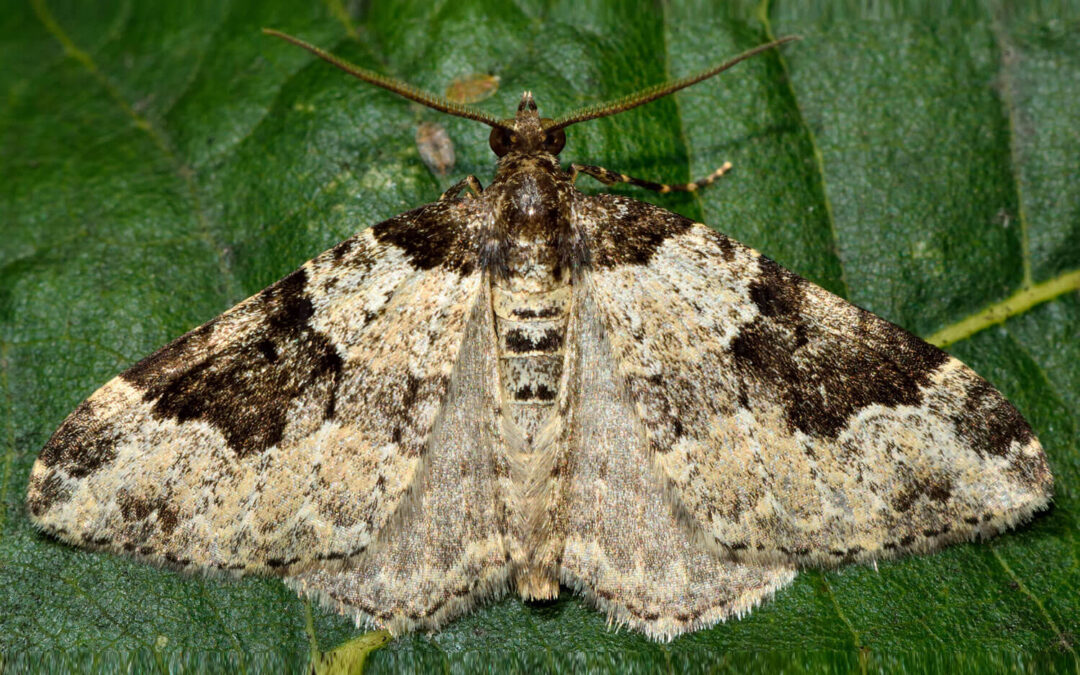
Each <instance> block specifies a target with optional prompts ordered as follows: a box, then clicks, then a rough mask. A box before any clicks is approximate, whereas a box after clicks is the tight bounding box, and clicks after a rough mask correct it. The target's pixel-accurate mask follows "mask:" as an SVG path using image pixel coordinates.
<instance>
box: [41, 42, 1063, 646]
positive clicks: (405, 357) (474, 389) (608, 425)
mask: <svg viewBox="0 0 1080 675" xmlns="http://www.w3.org/2000/svg"><path fill="white" fill-rule="evenodd" d="M266 32H267V33H269V34H271V35H275V36H277V37H280V38H283V39H285V40H287V41H289V42H292V43H294V44H297V45H299V46H301V47H303V48H305V49H307V50H309V51H311V52H312V53H314V54H315V55H317V56H318V57H320V58H322V59H325V60H326V61H328V62H330V63H331V64H333V65H335V66H337V67H339V68H341V69H343V70H345V71H346V72H348V73H351V74H352V75H355V76H356V77H358V78H360V79H361V80H364V81H367V82H369V83H372V84H375V85H378V86H380V87H383V88H385V89H388V90H390V91H392V92H395V93H397V94H400V95H402V96H404V97H405V98H408V99H411V100H413V101H416V102H419V103H422V104H424V105H426V106H428V107H430V108H434V109H436V110H441V111H443V112H446V113H449V114H451V115H457V116H460V117H465V118H469V119H472V120H475V121H478V122H481V123H483V124H486V125H488V126H490V127H491V135H490V146H491V149H492V150H493V151H494V153H495V155H496V156H497V157H498V163H497V166H496V170H495V177H494V180H493V181H492V182H491V183H490V184H489V185H488V186H487V187H486V188H485V187H482V186H481V184H480V182H479V181H478V180H477V179H476V178H475V177H474V176H468V177H467V178H465V179H463V180H462V181H460V182H459V183H457V184H456V185H455V186H454V187H453V188H451V189H450V190H448V191H447V192H446V193H445V194H443V195H442V196H441V198H440V199H439V200H438V201H436V202H434V203H431V204H427V205H424V206H421V207H419V208H416V209H414V210H412V211H409V212H407V213H404V214H401V215H399V216H396V217H394V218H391V219H389V220H387V221H384V222H382V223H379V224H377V225H374V226H371V227H369V228H366V229H362V230H361V231H360V232H359V234H356V235H355V236H353V237H352V238H350V239H347V240H345V241H343V242H341V243H340V244H338V245H337V246H335V247H334V248H332V249H330V250H329V251H326V252H325V253H323V254H321V255H319V256H318V257H316V258H314V259H313V260H311V261H309V262H308V263H306V264H304V265H303V266H302V267H301V268H300V269H298V270H296V271H295V272H293V273H292V274H290V275H288V276H286V277H285V278H283V279H281V280H280V281H278V282H277V283H275V284H273V285H271V286H270V287H268V288H266V289H265V290H263V291H262V292H260V293H258V294H257V295H255V296H253V297H251V298H249V299H248V300H246V301H244V302H242V303H240V304H239V305H237V306H236V307H234V308H232V309H230V310H228V311H227V312H225V313H224V314H222V315H221V316H219V317H217V318H215V319H213V320H211V321H210V322H209V323H206V324H204V325H202V326H200V327H198V328H196V329H194V330H192V331H191V332H189V333H187V334H186V335H184V336H182V337H180V338H179V339H177V340H175V341H174V342H172V343H170V344H169V345H167V346H165V347H163V348H162V349H160V350H159V351H157V352H155V353H154V354H152V355H150V356H149V357H147V358H146V359H144V360H142V361H140V362H139V363H137V364H136V365H134V366H132V367H131V368H130V369H128V370H127V371H125V372H124V373H122V374H120V375H119V376H118V377H116V378H115V379H113V380H112V381H110V382H109V383H107V384H106V385H105V386H103V387H102V388H101V389H99V390H98V391H96V392H95V393H94V394H92V395H91V396H90V397H89V398H88V399H87V400H86V401H85V402H83V403H82V404H81V405H79V406H78V408H76V409H75V411H74V412H73V413H71V415H70V416H69V417H68V418H67V419H66V420H65V421H64V422H63V424H62V425H61V426H60V428H59V429H58V430H57V431H56V432H55V434H54V435H53V436H52V437H51V439H50V440H49V442H48V444H47V445H46V446H45V448H44V449H43V450H42V452H41V454H40V456H39V457H38V459H37V461H36V463H35V464H34V467H33V470H32V475H31V477H30V484H29V485H30V486H29V492H28V496H27V506H28V510H29V513H30V516H31V518H32V520H33V522H34V523H35V524H36V526H37V527H38V528H40V529H41V530H42V531H44V532H46V533H48V534H50V535H52V536H54V537H57V538H59V539H60V540H61V541H63V542H67V543H70V544H74V545H76V546H82V547H85V548H89V549H94V550H103V551H110V552H114V553H122V554H128V555H131V556H134V557H136V558H139V559H141V560H145V561H147V562H151V563H155V564H158V565H163V566H167V567H170V568H177V569H182V570H198V571H230V572H233V573H235V574H267V575H276V576H279V577H281V578H283V579H284V580H285V582H286V583H288V584H289V585H290V586H292V587H293V588H295V589H296V590H297V591H298V592H300V593H301V594H304V595H306V596H311V597H314V598H317V599H319V600H321V601H323V602H325V603H327V604H328V605H330V606H332V607H335V608H337V609H339V610H340V611H342V612H343V613H346V614H349V615H351V616H353V617H354V618H355V620H356V621H357V623H358V624H359V623H367V624H369V625H373V626H378V627H382V628H386V629H388V630H390V631H391V632H392V633H394V634H400V633H403V632H405V631H409V630H414V629H428V630H434V629H438V628H439V627H440V626H442V625H444V624H445V623H446V622H447V621H449V620H450V619H452V618H454V617H456V616H458V615H461V614H462V613H464V612H466V611H468V610H470V609H471V608H473V607H474V606H476V605H477V604H478V603H480V602H483V601H485V600H488V599H490V598H494V597H497V596H499V595H502V594H504V593H507V592H512V593H516V594H518V595H520V597H522V598H524V599H546V598H554V597H556V596H557V595H558V594H559V592H560V586H565V587H568V588H570V589H572V590H573V591H575V592H577V593H580V594H582V595H583V596H585V598H587V599H588V601H590V602H591V603H592V604H594V605H595V606H596V607H598V608H599V609H600V610H601V611H603V612H605V613H606V614H607V615H608V617H609V619H610V621H611V622H613V623H615V624H621V625H628V626H630V627H632V628H634V629H636V630H639V631H642V632H644V633H645V634H646V635H648V636H649V637H651V638H654V639H661V640H666V639H671V638H672V637H674V636H677V635H679V634H681V633H684V632H686V631H692V630H696V629H699V628H703V627H706V626H710V625H712V624H715V623H716V622H718V621H722V620H724V619H727V618H728V617H732V616H740V615H742V614H744V613H746V612H747V611H749V610H750V609H751V608H752V607H754V606H755V605H757V604H759V603H760V602H762V601H763V600H764V599H766V598H767V597H769V596H771V595H772V594H773V593H775V592H776V591H777V589H779V588H781V587H783V586H784V585H785V584H788V583H789V582H791V580H792V579H793V578H794V577H795V574H796V570H797V569H798V568H799V567H803V566H822V567H834V566H837V565H840V564H842V563H851V562H873V561H876V560H879V559H884V558H892V557H896V556H899V555H902V554H906V553H910V552H927V551H932V550H935V549H938V548H940V547H942V546H944V545H947V544H950V543H953V542H961V541H969V540H974V539H976V538H979V537H986V536H990V535H993V534H995V533H998V532H1001V531H1002V530H1005V529H1007V528H1010V527H1012V526H1014V525H1016V524H1018V523H1021V522H1024V521H1026V520H1028V519H1029V518H1030V517H1031V516H1032V514H1033V513H1035V512H1036V511H1038V510H1040V509H1043V508H1045V507H1046V506H1047V505H1048V504H1049V501H1050V499H1051V496H1052V489H1053V478H1052V476H1051V473H1050V470H1049V469H1048V466H1047V461H1046V456H1045V454H1044V452H1043V449H1042V447H1041V446H1040V444H1039V442H1038V440H1037V439H1036V438H1035V436H1034V434H1033V433H1032V431H1031V428H1030V427H1029V426H1028V424H1027V423H1026V422H1025V421H1024V419H1023V418H1022V417H1021V415H1020V414H1019V413H1018V412H1017V410H1016V409H1015V408H1014V407H1013V406H1012V405H1011V404H1010V403H1009V402H1008V401H1006V400H1005V399H1004V398H1003V397H1002V395H1001V394H999V393H998V392H997V391H996V390H995V389H994V388H993V387H991V386H990V385H989V384H988V383H987V382H986V381H985V380H983V379H982V378H980V377H979V376H978V375H976V374H975V373H974V372H972V370H970V369H969V368H968V367H966V366H965V365H963V364H962V363H960V362H959V361H957V360H956V359H954V358H952V357H950V356H949V355H948V354H946V353H945V352H943V351H941V350H939V349H937V348H935V347H933V346H931V345H929V344H927V343H925V342H923V341H922V340H920V339H918V338H917V337H915V336H913V335H911V334H910V333H908V332H906V331H905V330H903V329H901V328H899V327H897V326H895V325H893V324H891V323H889V322H888V321H885V320H883V319H881V318H879V317H877V316H874V315H873V314H870V313H868V312H866V311H864V310H862V309H859V308H857V307H854V306H853V305H851V304H849V303H847V302H846V301H844V300H843V299H841V298H839V297H837V296H835V295H832V294H830V293H828V292H826V291H825V290H823V289H821V288H819V287H818V286H815V285H814V284H812V283H810V282H809V281H807V280H805V279H803V278H800V277H799V276H797V275H795V274H793V273H792V272H789V271H788V270H786V269H784V268H783V267H781V266H780V265H778V264H777V263H775V262H773V261H772V260H770V259H769V258H767V257H765V256H763V255H761V254H759V253H758V252H757V251H755V250H753V249H751V248H748V247H746V246H744V245H742V244H740V243H738V242H736V241H733V240H731V239H729V238H728V237H726V236H724V235H723V234H721V233H719V232H717V231H715V230H713V229H710V228H709V227H706V226H705V225H702V224H699V223H695V222H691V221H690V220H688V219H686V218H683V217H682V216H679V215H676V214H674V213H670V212H668V211H665V210H664V209H661V208H658V207H656V206H653V205H650V204H647V203H644V202H641V201H638V200H635V199H630V198H628V197H625V196H616V195H612V194H598V195H586V194H583V193H582V192H579V191H578V190H577V189H576V188H575V180H576V179H577V178H578V177H579V176H580V175H581V174H586V175H588V176H592V177H593V178H596V179H598V180H600V181H601V182H603V183H607V184H612V183H618V182H624V183H631V184H634V185H638V186H641V187H644V188H647V189H651V190H656V191H659V192H667V191H671V190H695V189H698V188H699V187H702V186H703V185H704V184H707V183H710V182H712V181H713V180H715V179H716V178H718V177H719V176H720V175H721V174H723V173H724V172H725V171H726V170H727V169H728V168H729V166H730V165H725V166H724V167H722V168H721V169H719V170H718V171H717V172H715V173H714V174H713V175H712V176H709V177H708V178H707V179H706V180H704V181H701V182H698V183H689V184H685V185H661V184H656V183H650V182H646V181H642V180H639V179H636V178H631V177H628V176H625V175H622V174H619V173H616V172H613V171H609V170H607V169H603V168H600V167H596V166H587V165H579V164H571V165H570V168H569V170H568V171H567V170H564V169H563V168H562V167H561V165H560V163H559V160H558V155H559V153H560V151H561V150H562V149H563V146H564V144H565V142H566V136H565V129H566V128H567V127H569V126H571V125H573V124H577V123H580V122H584V121H586V120H591V119H595V118H599V117H604V116H608V115H613V114H615V113H618V112H622V111H624V110H629V109H631V108H634V107H637V106H639V105H643V104H645V103H648V102H650V101H653V100H655V99H658V98H660V97H663V96H667V95H669V94H671V93H673V92H675V91H677V90H679V89H682V88H684V87H687V86H689V85H691V84H694V83H696V82H700V81H701V80H704V79H706V78H709V77H712V76H713V75H715V74H717V73H719V72H721V71H723V70H726V69H728V68H730V67H731V66H733V65H735V64H736V63H738V62H740V61H742V60H743V59H745V58H748V57H749V56H752V55H754V54H756V53H758V52H761V51H763V50H765V49H769V48H773V47H776V46H778V45H780V44H782V43H784V42H786V41H787V40H788V39H784V40H779V41H777V42H774V43H770V44H766V45H763V46H761V47H758V48H756V49H752V50H750V51H749V52H746V53H744V54H742V55H740V56H738V57H736V58H735V59H733V60H731V61H728V62H727V63H724V64H722V65H720V66H717V67H715V68H712V69H709V70H707V71H704V72H702V73H699V74H697V75H694V76H692V77H687V78H685V79H681V80H677V81H674V82H670V83H667V84H664V85H660V86H656V87H653V88H650V89H646V90H644V91H641V92H638V93H635V94H631V95H629V96H627V97H625V98H622V99H619V100H617V101H615V102H613V103H608V104H603V105H598V106H593V107H588V108H585V109H583V110H579V111H576V112H573V113H570V114H569V115H566V116H563V117H560V118H557V119H549V118H545V117H540V116H539V113H538V110H537V105H536V103H535V101H534V100H533V97H532V95H531V94H530V93H528V92H526V93H525V94H524V95H523V96H522V98H521V102H520V104H519V105H518V108H517V112H516V114H515V116H514V117H513V118H511V119H496V118H494V117H492V116H490V115H488V114H487V113H484V112H482V111H479V110H477V109H474V108H469V107H467V106H465V105H463V104H459V103H453V102H450V101H447V100H445V99H442V98H439V97H437V96H434V95H431V94H428V93H425V92H422V91H420V90H418V89H415V88H413V87H411V86H409V85H406V84H404V83H402V82H399V81H397V80H392V79H389V78H387V77H384V76H382V75H379V74H377V73H373V72H371V71H367V70H364V69H362V68H359V67H356V66H353V65H350V64H348V63H346V62H344V61H341V60H340V59H337V58H336V57H334V56H332V55H330V54H328V53H325V52H323V51H321V50H320V49H318V48H316V47H313V46H311V45H308V44H306V43H304V42H301V41H300V40H298V39H296V38H293V37H289V36H286V35H284V34H281V33H278V32H276V31H270V30H267V31H266Z"/></svg>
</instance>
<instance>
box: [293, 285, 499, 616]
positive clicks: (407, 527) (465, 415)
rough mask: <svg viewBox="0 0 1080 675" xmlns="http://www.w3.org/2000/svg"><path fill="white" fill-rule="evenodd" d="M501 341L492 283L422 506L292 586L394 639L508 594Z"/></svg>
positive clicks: (441, 418) (438, 434) (436, 446)
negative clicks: (338, 562)
mask: <svg viewBox="0 0 1080 675" xmlns="http://www.w3.org/2000/svg"><path fill="white" fill-rule="evenodd" d="M494 343H495V330H494V322H493V317H492V313H491V304H490V297H489V295H488V293H487V291H486V285H485V290H484V291H482V292H481V293H480V294H479V299H478V300H477V302H476V303H475V305H474V307H473V309H472V311H471V315H470V318H469V322H468V326H467V328H466V329H465V337H464V339H463V341H462V344H461V351H460V355H459V356H458V358H457V359H456V360H455V369H454V371H453V374H452V376H451V384H450V390H449V393H448V395H447V398H446V403H445V404H444V405H443V407H442V409H441V410H440V412H439V414H438V419H437V421H436V422H435V425H434V428H433V430H432V433H431V438H430V441H429V447H428V452H427V453H426V459H425V467H424V470H423V471H422V473H421V478H420V482H419V485H418V495H417V502H416V503H415V504H414V505H412V506H411V508H410V509H409V510H408V511H407V512H405V513H403V514H402V516H401V517H400V518H399V519H397V520H395V522H394V523H393V524H392V525H391V526H390V527H388V528H387V529H386V530H385V531H384V532H382V533H380V534H379V537H378V540H377V543H376V544H375V546H374V547H373V548H372V549H371V550H370V552H369V553H367V554H365V555H363V556H360V557H359V558H357V559H356V560H354V561H350V565H349V567H348V568H347V569H345V570H342V571H338V572H334V571H327V570H325V569H323V570H311V571H308V572H305V573H303V574H301V575H298V576H296V577H294V578H292V579H290V580H289V584H290V585H291V586H293V587H295V588H296V589H297V590H299V591H301V592H304V593H307V594H311V595H314V596H316V597H318V598H319V599H321V600H322V601H324V602H325V603H326V604H328V605H330V606H332V607H334V608H336V609H338V610H339V611H341V612H342V613H345V614H350V615H352V616H354V617H355V619H356V621H357V624H358V625H359V624H362V623H366V624H368V625H371V626H374V627H378V628H383V629H386V630H389V631H390V632H391V633H393V634H394V635H399V634H401V633H404V632H406V631H409V630H413V629H416V628H426V629H435V628H438V627H439V626H441V625H442V624H443V623H445V622H446V621H448V620H449V619H451V618H453V617H455V616H457V615H459V614H462V613H464V612H467V611H468V610H470V609H472V607H473V606H474V605H476V603H477V602H479V601H481V600H484V599H487V598H489V597H491V596H493V595H497V594H501V593H502V592H503V591H504V590H505V589H506V584H507V580H508V578H509V574H510V563H509V552H508V548H507V544H506V542H505V541H504V537H503V533H504V532H506V531H507V528H508V520H509V518H510V517H511V513H510V506H509V502H508V499H509V495H508V494H507V493H506V492H505V490H506V485H505V479H506V477H507V476H508V475H509V466H508V464H507V451H506V450H505V449H504V447H503V440H502V436H501V432H500V415H501V412H500V409H499V374H498V364H497V360H496V352H495V349H494ZM450 486H453V489H451V488H450Z"/></svg>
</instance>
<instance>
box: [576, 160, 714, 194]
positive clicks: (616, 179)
mask: <svg viewBox="0 0 1080 675" xmlns="http://www.w3.org/2000/svg"><path fill="white" fill-rule="evenodd" d="M730 170H731V162H724V165H723V166H721V167H720V168H719V169H717V170H716V171H713V172H712V173H711V174H709V175H708V176H706V177H705V178H702V179H701V180H696V181H694V182H692V183H682V184H679V185H667V184H665V183H654V182H652V181H648V180H642V179H641V178H634V177H633V176H627V175H626V174H625V173H616V172H615V171H612V170H611V169H605V168H604V167H602V166H590V165H588V164H571V165H570V182H571V183H573V182H575V181H576V180H577V177H578V174H582V173H584V174H587V175H589V176H592V177H593V178H595V179H596V180H598V181H600V182H601V183H603V184H604V185H615V184H616V183H629V184H630V185H636V186H638V187H640V188H645V189H646V190H652V191H653V192H660V193H665V192H695V191H697V190H698V189H700V188H703V187H705V186H706V185H712V184H713V182H714V181H715V180H716V179H717V178H719V177H720V176H723V175H724V174H725V173H727V172H728V171H730Z"/></svg>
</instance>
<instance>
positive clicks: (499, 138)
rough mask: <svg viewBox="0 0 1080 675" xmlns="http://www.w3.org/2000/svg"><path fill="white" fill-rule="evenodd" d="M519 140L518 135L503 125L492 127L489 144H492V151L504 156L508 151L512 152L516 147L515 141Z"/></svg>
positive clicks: (498, 155)
mask: <svg viewBox="0 0 1080 675" xmlns="http://www.w3.org/2000/svg"><path fill="white" fill-rule="evenodd" d="M515 142H517V135H516V134H514V133H512V132H510V131H508V130H506V129H503V128H502V127H492V129H491V136H489V137H488V145H490V146H491V151H492V152H494V153H495V155H496V156H497V157H502V156H503V155H505V154H506V153H508V152H510V150H511V148H513V147H514V143H515Z"/></svg>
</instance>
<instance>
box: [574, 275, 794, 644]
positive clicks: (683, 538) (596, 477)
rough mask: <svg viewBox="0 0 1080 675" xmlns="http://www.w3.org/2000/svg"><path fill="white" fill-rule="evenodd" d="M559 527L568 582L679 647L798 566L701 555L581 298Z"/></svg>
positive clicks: (593, 312) (768, 591)
mask: <svg viewBox="0 0 1080 675" xmlns="http://www.w3.org/2000/svg"><path fill="white" fill-rule="evenodd" d="M576 299H577V301H576V302H575V304H574V312H573V316H572V318H571V321H572V322H573V324H574V333H575V336H576V340H575V347H574V349H575V356H574V358H573V359H572V361H570V362H568V364H567V368H568V369H572V371H573V372H572V374H571V375H570V376H569V378H568V384H569V388H568V392H570V393H569V398H570V400H571V404H570V407H569V410H568V413H567V415H566V420H565V421H564V423H563V428H562V429H561V432H562V433H561V437H560V439H559V445H560V446H561V447H560V449H559V451H558V452H559V454H560V455H561V456H562V457H564V458H565V459H564V461H562V462H559V466H560V467H561V474H562V475H561V481H562V483H563V491H562V495H561V499H562V501H561V503H560V505H559V508H558V510H557V514H558V515H557V522H556V523H555V525H554V528H553V530H554V533H555V536H556V537H559V538H564V539H563V548H562V551H561V553H560V565H561V567H560V572H559V578H560V579H561V580H562V582H563V583H564V584H566V585H568V586H571V587H572V588H574V589H576V590H578V591H580V592H582V593H584V594H585V596H586V597H587V598H588V599H589V600H590V601H592V602H594V603H595V604H596V605H598V606H599V607H600V609H602V610H603V611H605V612H607V613H608V616H609V617H610V619H611V621H613V622H615V623H617V624H625V625H629V626H630V627H632V628H634V629H636V630H640V631H643V632H644V633H645V634H647V635H649V636H650V637H652V638H654V639H662V640H670V639H671V638H673V637H675V636H677V635H679V634H681V633H684V632H687V631H692V630H696V629H699V628H703V627H706V626H710V625H712V624H714V623H716V622H718V621H722V620H724V619H726V618H727V617H729V616H733V615H734V616H741V615H742V614H745V613H746V612H748V611H749V610H750V609H751V608H752V607H753V606H755V605H757V604H759V603H760V602H762V601H763V600H764V599H766V598H768V597H769V596H771V595H772V594H773V593H774V592H775V591H776V590H777V589H779V588H781V587H782V586H784V585H786V584H787V583H789V582H790V581H791V580H792V579H793V578H794V577H795V570H794V569H793V568H792V567H791V566H790V565H783V564H781V565H775V566H758V565H742V564H738V563H733V562H725V561H723V560H721V559H720V558H719V557H718V556H716V555H714V554H713V553H711V552H709V551H707V550H705V549H704V548H701V547H699V546H698V545H697V544H696V543H695V542H694V541H693V534H692V532H691V531H690V530H688V529H687V528H686V527H685V525H684V524H682V523H680V522H678V520H677V519H676V517H675V515H674V512H673V509H672V507H671V504H670V503H668V501H667V500H666V499H665V497H664V490H663V481H662V479H661V478H660V477H659V476H657V475H656V472H655V471H654V470H653V469H652V467H651V466H650V462H649V450H648V444H647V441H646V435H645V429H644V427H643V426H642V424H641V423H640V422H639V421H637V420H636V418H635V415H634V412H633V409H632V407H631V403H630V400H629V396H628V394H627V392H626V390H625V385H624V383H623V380H622V378H620V377H619V376H618V374H617V368H616V365H615V363H614V361H613V359H612V355H611V349H610V345H609V342H608V339H607V336H606V334H605V330H604V328H603V325H602V322H601V320H600V318H599V316H598V314H597V308H596V306H595V303H594V301H593V300H592V299H591V298H590V297H589V295H588V293H587V291H585V290H584V289H582V290H580V291H579V292H578V293H577V294H576Z"/></svg>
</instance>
